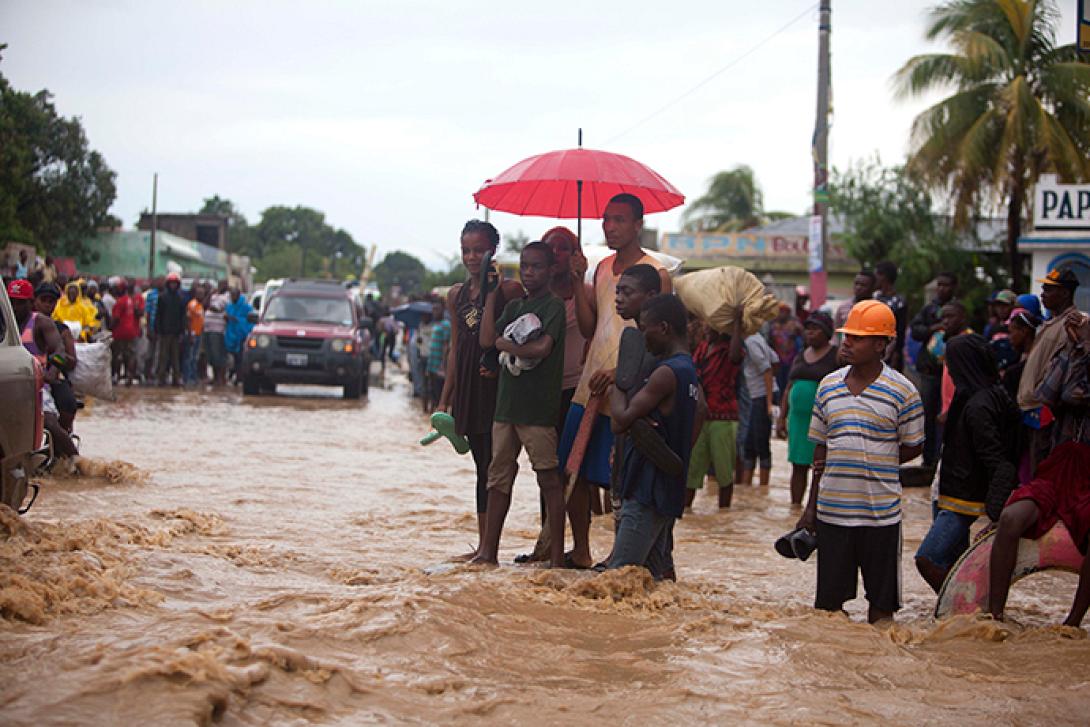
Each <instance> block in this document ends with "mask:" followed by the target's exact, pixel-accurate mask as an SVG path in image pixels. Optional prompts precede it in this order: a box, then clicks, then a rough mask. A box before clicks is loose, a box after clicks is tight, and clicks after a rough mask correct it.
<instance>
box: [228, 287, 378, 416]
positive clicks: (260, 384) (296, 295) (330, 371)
mask: <svg viewBox="0 0 1090 727" xmlns="http://www.w3.org/2000/svg"><path fill="white" fill-rule="evenodd" d="M370 337H371V334H370V332H369V331H368V330H367V328H366V321H365V320H364V318H363V316H362V313H361V312H360V310H359V308H358V307H357V306H356V304H355V301H354V299H353V298H352V296H351V291H349V290H347V289H345V288H344V286H342V285H341V284H339V283H335V282H332V281H307V280H289V281H285V282H284V285H283V286H282V287H281V288H280V289H279V290H278V291H277V292H276V293H275V294H274V295H273V296H272V297H271V298H270V299H269V300H268V301H267V302H266V303H265V310H264V312H263V313H262V314H261V318H260V320H259V321H258V322H257V325H255V326H254V329H253V331H251V332H250V335H249V337H247V339H246V343H245V345H244V347H243V351H242V368H241V370H240V371H239V374H240V375H241V376H242V392H243V393H244V394H248V395H252V394H257V393H259V392H261V391H275V390H276V385H277V384H324V385H327V386H341V387H343V388H344V397H345V398H346V399H358V398H360V395H361V394H365V393H366V392H367V379H368V374H369V373H370V369H371V352H370V343H371V342H370Z"/></svg>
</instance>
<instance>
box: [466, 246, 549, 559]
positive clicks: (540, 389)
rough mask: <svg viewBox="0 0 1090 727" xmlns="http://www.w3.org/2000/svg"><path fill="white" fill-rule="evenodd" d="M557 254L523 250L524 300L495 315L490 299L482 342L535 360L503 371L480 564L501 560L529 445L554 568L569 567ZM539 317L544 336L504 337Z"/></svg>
mask: <svg viewBox="0 0 1090 727" xmlns="http://www.w3.org/2000/svg"><path fill="white" fill-rule="evenodd" d="M552 268H553V251H552V248H550V247H549V246H548V245H546V244H545V243H543V242H532V243H530V244H529V245H527V246H526V247H525V248H524V249H523V250H522V255H521V256H520V259H519V276H520V277H521V278H522V284H523V286H524V287H525V288H526V297H525V298H522V299H519V300H512V301H511V302H510V303H508V304H507V305H506V307H504V309H503V315H501V316H500V318H499V320H497V319H496V314H495V306H494V305H492V302H493V301H494V300H495V298H496V296H497V291H495V290H493V291H491V292H490V293H489V294H488V301H487V302H486V304H485V311H484V320H483V321H482V323H481V335H480V338H481V340H480V343H481V346H482V347H483V348H491V347H492V346H495V347H496V348H497V349H498V350H499V351H500V353H501V354H502V353H506V354H510V355H512V356H516V357H518V359H519V360H522V359H530V360H536V361H537V364H536V365H535V366H534V367H533V368H530V369H525V370H522V371H521V372H519V373H518V374H517V375H516V374H515V373H514V372H513V371H512V370H510V369H509V368H508V367H506V366H505V367H502V368H501V369H500V379H499V390H498V393H497V396H496V409H495V423H494V424H493V425H492V444H493V446H494V451H493V457H492V464H491V466H490V467H489V468H488V505H487V508H486V509H487V522H486V527H485V533H484V538H483V540H482V542H481V547H480V550H479V552H478V553H477V557H476V558H474V559H473V562H474V563H479V564H487V565H498V563H499V560H498V550H499V544H500V534H501V532H502V530H503V522H504V520H505V519H506V517H507V510H508V508H510V506H511V488H512V486H513V485H514V482H515V475H516V474H517V473H518V456H519V453H520V452H521V451H522V448H523V447H525V448H526V452H527V454H529V456H530V464H531V465H532V466H533V468H534V471H535V472H536V473H537V482H538V485H539V486H540V487H541V494H542V495H543V496H544V498H545V510H546V515H547V516H546V521H547V522H548V524H549V530H550V532H549V548H550V552H549V561H550V565H551V566H552V567H553V568H563V567H564V490H563V486H562V485H561V481H560V470H559V464H560V462H559V460H558V459H557V454H556V445H557V434H556V420H557V418H558V417H559V416H560V400H561V388H560V387H561V383H562V381H563V377H564V329H565V326H566V321H565V311H564V303H563V301H561V300H560V299H559V298H557V297H556V296H555V295H553V294H552V292H551V291H550V290H549V281H550V279H551V278H552ZM528 314H533V315H535V316H537V318H538V319H539V320H540V322H541V335H540V336H538V337H537V338H534V339H532V340H528V341H526V342H524V343H522V344H518V343H516V342H514V341H513V340H511V339H509V338H506V337H504V336H498V335H497V331H503V330H505V328H506V327H507V326H508V325H509V324H510V323H513V322H515V321H517V320H518V319H520V318H521V317H522V316H525V315H528Z"/></svg>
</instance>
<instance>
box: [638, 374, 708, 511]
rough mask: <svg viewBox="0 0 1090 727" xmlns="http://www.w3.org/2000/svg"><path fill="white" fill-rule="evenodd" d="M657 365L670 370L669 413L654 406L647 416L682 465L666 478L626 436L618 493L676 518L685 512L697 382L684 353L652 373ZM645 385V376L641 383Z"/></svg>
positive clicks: (697, 395) (696, 399)
mask: <svg viewBox="0 0 1090 727" xmlns="http://www.w3.org/2000/svg"><path fill="white" fill-rule="evenodd" d="M660 366H669V367H670V369H671V370H673V372H674V379H675V386H676V388H675V390H674V410H673V411H672V412H670V415H669V416H664V415H663V414H662V412H661V411H659V409H658V407H656V408H655V409H654V410H652V412H651V415H650V418H651V419H652V420H653V421H654V422H655V423H656V424H657V425H658V426H657V429H658V432H659V433H660V434H661V435H662V436H663V437H664V438H665V439H666V443H667V444H668V445H670V449H672V450H674V452H675V453H676V454H677V456H678V457H680V458H681V461H682V463H683V464H684V467H683V468H682V472H681V475H680V476H679V477H676V478H675V477H670V476H669V475H667V474H666V473H665V472H663V471H662V470H660V469H658V468H657V467H655V465H653V464H652V463H651V462H650V461H649V460H648V459H647V458H646V457H645V456H644V455H643V453H642V452H640V451H639V450H638V449H636V447H635V445H634V444H633V443H632V438H631V437H627V438H626V439H625V452H624V464H623V466H622V467H623V469H622V474H621V478H622V479H621V496H622V497H624V498H633V499H635V500H636V501H637V502H639V503H640V504H641V505H646V506H647V507H650V508H653V509H654V510H655V512H657V513H659V514H660V515H663V516H665V517H675V518H679V517H681V515H682V513H683V512H685V495H686V486H685V483H686V481H687V480H688V477H689V454H690V452H691V451H692V448H693V427H694V425H695V424H696V407H697V403H698V401H699V393H698V392H699V391H700V383H699V379H698V378H697V374H696V366H695V365H693V359H692V356H690V355H689V354H687V353H677V354H674V355H673V356H670V357H669V358H666V359H663V360H662V361H659V362H658V365H657V366H655V368H654V369H652V373H654V371H655V370H657V369H658V368H659V367H660ZM649 378H650V376H648V379H649ZM646 384H647V380H646V379H645V380H644V382H643V385H646ZM643 385H641V386H640V388H643ZM638 390H639V389H637V391H638ZM633 393H635V392H633Z"/></svg>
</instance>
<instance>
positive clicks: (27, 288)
mask: <svg viewBox="0 0 1090 727" xmlns="http://www.w3.org/2000/svg"><path fill="white" fill-rule="evenodd" d="M8 297H9V298H11V299H12V300H34V286H33V285H31V284H30V281H29V280H23V279H21V278H20V279H19V280H13V281H11V282H10V283H8Z"/></svg>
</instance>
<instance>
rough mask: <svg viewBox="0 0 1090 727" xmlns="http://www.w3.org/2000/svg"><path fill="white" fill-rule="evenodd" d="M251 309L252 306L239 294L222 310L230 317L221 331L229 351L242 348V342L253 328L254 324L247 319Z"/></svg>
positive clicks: (235, 351) (232, 351)
mask: <svg viewBox="0 0 1090 727" xmlns="http://www.w3.org/2000/svg"><path fill="white" fill-rule="evenodd" d="M253 311H254V307H253V306H252V305H250V304H249V303H247V302H246V296H245V295H239V297H238V300H236V301H235V302H233V303H228V304H227V308H226V309H225V310H224V312H225V313H226V314H227V315H229V316H231V317H232V319H231V320H228V321H227V327H226V328H225V329H224V332H223V342H224V345H225V346H226V347H227V350H228V351H230V352H231V353H238V352H239V351H241V350H242V342H243V341H245V340H246V336H248V335H250V331H251V330H253V327H254V324H253V323H250V321H249V320H248V319H247V316H249V315H250V314H251V313H253Z"/></svg>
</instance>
